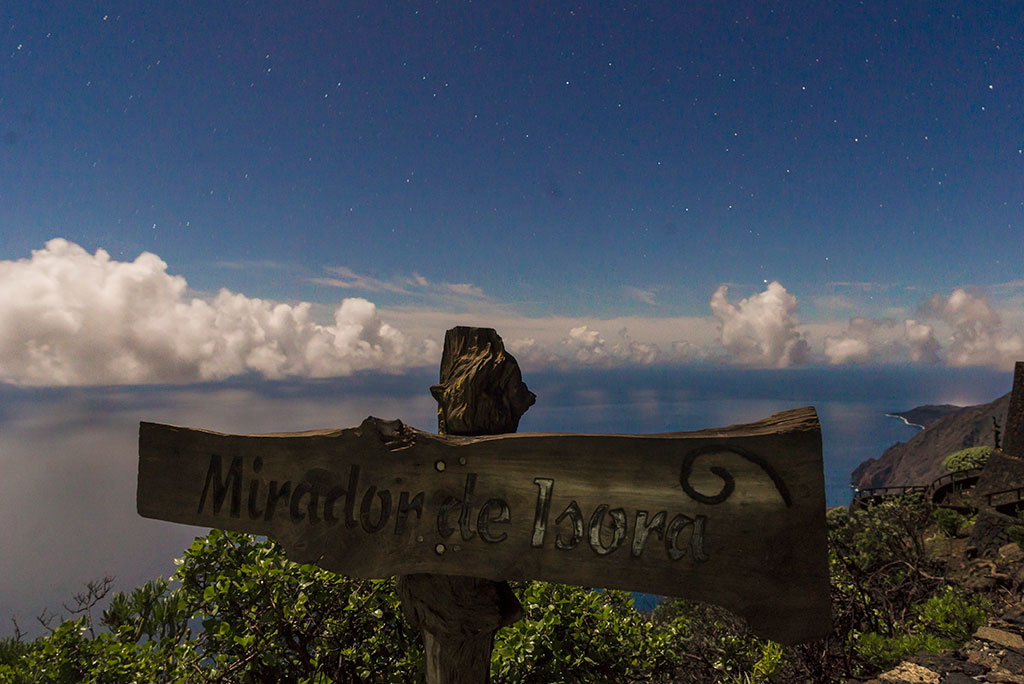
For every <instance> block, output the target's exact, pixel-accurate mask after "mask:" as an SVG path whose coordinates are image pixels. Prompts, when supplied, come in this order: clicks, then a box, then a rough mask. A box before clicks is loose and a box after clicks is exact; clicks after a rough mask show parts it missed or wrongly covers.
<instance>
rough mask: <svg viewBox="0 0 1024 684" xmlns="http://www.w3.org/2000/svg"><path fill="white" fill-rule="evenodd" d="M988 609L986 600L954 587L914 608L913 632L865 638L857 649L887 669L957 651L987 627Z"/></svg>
mask: <svg viewBox="0 0 1024 684" xmlns="http://www.w3.org/2000/svg"><path fill="white" fill-rule="evenodd" d="M987 608H988V604H987V602H986V601H985V600H984V599H983V598H981V597H967V596H966V595H964V594H963V593H962V592H961V591H959V590H957V589H954V588H953V587H946V588H945V589H943V590H942V591H941V592H940V593H938V594H936V595H935V596H932V597H930V598H928V599H926V600H924V601H922V602H921V603H919V604H917V605H916V606H914V608H913V610H912V613H913V616H914V620H913V621H912V622H911V623H910V624H909V625H908V627H909V629H910V630H912V631H910V632H909V633H906V634H897V635H893V636H883V635H881V634H878V633H875V632H868V633H866V634H861V635H860V636H859V637H858V638H857V639H856V649H857V652H858V654H860V656H861V657H862V658H864V659H865V660H866V661H868V662H869V663H871V664H872V665H874V666H875V667H876V668H878V669H884V668H887V667H890V666H892V665H894V664H896V663H897V662H899V661H900V660H902V659H903V658H905V657H907V656H908V655H912V654H914V653H920V652H922V651H923V652H929V653H938V652H939V651H941V650H943V649H947V648H957V647H958V646H960V645H962V644H963V643H964V642H965V641H967V640H968V639H969V638H970V637H971V635H972V634H974V632H975V630H977V629H978V627H980V626H981V625H983V624H985V617H986V610H987Z"/></svg>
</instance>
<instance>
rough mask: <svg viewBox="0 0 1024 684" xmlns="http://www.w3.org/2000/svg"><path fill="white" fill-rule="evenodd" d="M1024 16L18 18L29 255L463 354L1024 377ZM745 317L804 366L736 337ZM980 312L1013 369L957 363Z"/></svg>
mask: <svg viewBox="0 0 1024 684" xmlns="http://www.w3.org/2000/svg"><path fill="white" fill-rule="evenodd" d="M455 5H457V7H456V6H455ZM1022 25H1024V6H1021V5H1019V4H1015V3H1004V2H978V3H970V4H952V3H910V6H909V7H907V6H903V5H902V4H896V3H891V2H882V3H828V4H827V5H826V4H824V3H770V2H743V3H639V4H627V5H618V4H616V5H611V4H603V3H602V4H601V6H600V7H597V8H594V7H586V6H579V5H574V4H566V3H543V4H540V3H537V4H536V6H534V7H530V8H524V7H523V5H522V4H521V3H504V2H482V3H481V2H478V3H441V4H432V3H401V2H395V3H380V2H370V3H355V2H348V3H316V4H310V5H305V6H301V7H299V6H296V5H294V4H292V3H282V4H277V5H270V4H258V5H255V4H250V3H198V2H197V3H172V4H169V5H162V6H159V7H149V6H143V5H138V4H136V3H75V4H73V5H69V4H67V3H55V4H53V3H9V4H8V6H7V7H6V8H5V9H4V10H3V14H2V25H0V31H2V33H0V60H2V64H3V67H2V68H0V136H2V140H3V143H2V145H0V226H2V228H3V235H4V239H3V240H2V242H0V259H2V260H6V261H2V262H0V264H3V265H5V266H7V267H8V270H10V268H12V264H14V263H15V262H16V261H17V260H27V259H29V258H30V257H31V254H32V252H33V250H36V251H38V250H43V249H44V245H45V244H46V242H47V241H48V240H50V239H52V238H63V239H65V240H67V241H68V242H69V243H70V245H71V246H72V247H74V248H76V249H77V248H79V247H80V248H81V250H84V251H85V252H86V253H87V254H88V255H95V254H96V250H100V249H102V250H104V251H105V252H106V253H108V254H109V256H110V259H111V262H110V264H108V267H111V268H113V266H112V265H111V264H114V263H115V262H117V263H122V262H123V263H127V262H132V261H133V260H135V259H136V257H138V256H139V255H140V253H143V252H150V253H153V254H155V255H157V256H158V257H160V259H161V260H162V262H163V263H164V264H166V273H167V274H171V275H175V276H181V277H183V278H184V279H186V281H187V285H188V290H187V293H186V294H182V295H181V297H184V299H183V300H182V301H186V302H187V301H188V298H189V297H193V296H198V297H200V298H202V297H205V298H206V299H210V298H212V297H213V296H214V295H215V294H216V292H217V291H218V290H220V289H221V288H227V289H228V290H230V291H231V292H232V293H234V294H237V295H242V296H244V297H247V298H261V299H262V300H272V301H275V302H286V303H289V304H290V305H292V304H297V303H299V302H309V303H311V304H312V305H313V308H312V309H311V314H310V315H311V319H312V320H314V321H315V322H316V323H317V324H318V325H320V324H323V325H329V324H330V320H331V312H332V310H334V308H335V307H337V306H339V304H340V303H341V301H342V300H343V299H344V298H346V297H361V298H365V299H367V300H369V301H372V302H373V303H374V305H375V307H376V309H375V312H376V313H377V314H379V315H380V316H381V317H382V319H383V320H384V321H385V322H390V323H393V324H394V325H395V326H396V327H397V328H399V329H400V330H402V331H404V332H406V333H408V334H410V335H411V336H412V337H413V338H415V340H417V341H421V340H422V339H425V338H429V339H430V340H432V341H433V342H438V341H439V340H440V338H441V333H442V332H443V330H444V328H445V327H447V324H446V323H445V321H446V320H451V321H455V322H462V319H459V318H458V317H459V316H460V315H462V316H465V315H469V316H472V315H474V314H475V315H476V316H477V317H478V318H480V317H483V319H487V316H490V317H491V320H493V324H494V325H495V326H496V327H499V328H502V327H504V329H505V330H506V331H508V333H510V335H511V337H512V338H519V337H521V338H523V339H524V340H530V339H532V340H534V351H537V350H540V349H543V351H542V352H539V353H538V354H535V356H536V357H537V359H538V360H539V361H540V362H550V361H551V360H552V359H553V358H555V357H559V358H560V359H561V360H563V361H564V360H565V358H564V357H565V356H566V355H565V354H562V355H561V356H559V354H558V352H557V350H558V349H559V347H558V344H559V343H560V342H561V343H566V344H570V345H571V344H572V343H573V340H574V339H576V340H577V341H582V343H583V344H586V335H587V334H589V333H594V332H596V333H597V334H599V335H600V336H601V339H602V340H604V343H605V346H606V347H608V348H610V347H611V346H612V344H613V343H617V344H621V342H615V340H619V337H621V336H619V337H617V336H618V335H619V332H620V330H621V328H623V327H625V328H626V331H627V335H626V337H628V339H629V340H631V341H632V342H633V343H640V344H646V343H649V344H652V345H654V346H656V347H657V349H658V353H659V354H660V356H658V357H657V360H659V361H663V362H669V363H672V362H678V361H680V360H682V361H683V362H686V361H689V360H693V359H695V358H696V359H713V360H724V361H726V362H729V361H732V360H738V361H740V362H741V363H747V364H751V365H768V366H780V365H794V364H796V363H806V362H825V363H827V362H847V361H849V360H850V358H848V356H846V355H843V354H838V355H837V354H829V353H827V351H826V350H825V340H826V338H827V337H829V336H831V337H832V338H834V340H837V341H838V342H842V341H843V340H850V339H856V340H859V341H860V343H862V344H861V345H860V346H859V347H858V353H855V354H854V355H853V360H854V361H858V362H865V361H872V360H878V358H882V359H883V360H884V361H886V362H896V363H902V362H916V361H921V360H924V361H928V362H945V363H948V364H950V365H972V364H974V363H982V364H987V365H1002V366H1005V365H1006V363H1008V359H1009V356H1007V353H1006V349H1007V348H1008V349H1010V350H1011V351H1012V352H1014V353H1016V352H1017V351H1024V340H1022V339H1021V338H1020V336H1019V334H1018V332H1019V330H1020V325H1019V324H1020V323H1021V322H1022V317H1021V316H1020V314H1019V313H1018V310H1019V309H1020V306H1018V305H1019V304H1020V303H1021V301H1022V294H1024V287H1022V274H1021V261H1022V259H1021V257H1022V253H1024V252H1022V248H1021V244H1022V240H1021V238H1022V237H1024V230H1022V229H1024V174H1022V167H1024V153H1022V148H1024V126H1022V124H1021V121H1022V120H1024V112H1022V111H1021V110H1022V100H1024V90H1022V64H1024V44H1022V42H1021V41H1022V39H1021V33H1020V27H1021V26H1022ZM81 250H79V251H81ZM79 256H82V255H81V254H79ZM55 258H60V259H69V258H70V256H68V254H62V255H61V256H60V257H55ZM156 270H157V271H159V270H160V269H159V267H157V268H156ZM8 276H9V281H8V286H7V289H8V290H9V291H11V292H13V291H14V290H15V289H16V288H18V287H20V285H19V283H21V282H22V280H20V279H19V277H17V276H12V275H10V274H9V273H8ZM773 282H777V283H778V284H779V288H775V289H774V290H771V289H770V288H769V287H768V286H769V284H770V283H773ZM722 285H726V286H728V288H729V289H728V292H727V293H724V295H725V296H724V297H722V298H720V304H721V306H720V307H719V308H718V309H717V310H715V309H714V306H712V310H709V301H710V300H711V298H712V296H713V294H714V293H715V292H716V290H717V289H718V288H720V287H721V286H722ZM62 287H64V286H54V289H53V291H52V292H51V293H50V296H51V298H53V299H57V300H60V299H62V298H65V297H66V295H65V293H64V290H63V289H62ZM956 288H962V292H963V295H964V296H967V297H969V298H970V299H968V300H966V304H963V305H959V304H957V303H956V302H953V303H952V304H950V298H952V297H954V294H955V291H956ZM762 291H763V292H762ZM933 294H937V295H938V297H939V299H935V300H929V297H931V296H932V295H933ZM743 298H752V299H751V300H750V302H751V306H752V307H757V306H760V305H762V304H763V305H764V306H765V307H768V305H769V303H768V302H767V301H762V299H763V300H767V299H774V300H776V304H775V309H774V310H772V311H771V312H767V313H765V312H761V314H760V315H761V316H762V318H763V317H765V316H767V317H772V316H775V317H776V318H779V320H781V323H780V324H781V325H782V327H783V328H786V327H787V326H788V330H789V332H790V333H792V334H789V333H787V334H789V341H793V340H794V339H795V337H799V338H801V339H803V340H804V341H805V342H806V343H807V345H808V346H807V349H806V350H804V351H802V352H800V351H799V350H798V353H796V354H793V355H790V357H786V356H785V355H784V354H783V355H780V353H776V352H775V351H771V350H769V349H768V347H770V346H771V345H772V344H775V342H772V341H770V340H769V339H768V338H771V337H772V335H773V333H772V332H771V331H770V330H769V331H767V332H765V331H763V330H762V331H758V330H747V332H741V333H740V335H741V336H746V337H748V338H751V337H752V338H754V341H755V343H756V344H755V346H758V345H760V346H758V349H759V350H760V351H758V352H757V353H755V354H752V355H751V354H745V353H743V350H742V349H739V350H738V347H737V346H736V345H735V344H730V339H729V335H728V332H726V334H725V336H724V338H723V337H722V335H721V333H720V329H721V328H722V327H723V326H725V327H728V323H727V316H728V311H727V308H722V307H729V306H734V307H739V301H740V300H741V299H743ZM723 302H724V303H723ZM978 307H982V308H983V309H985V310H984V311H982V312H981V313H980V314H978V313H977V311H975V313H974V314H971V315H970V316H969V318H970V321H968V323H969V325H968V326H967V327H968V328H972V327H976V323H977V321H978V320H982V321H983V325H985V326H988V330H987V334H989V336H990V337H992V338H993V339H992V340H988V341H987V342H984V344H985V345H987V347H989V348H991V349H989V351H990V352H991V353H988V352H986V353H985V354H981V355H980V356H979V354H978V353H973V352H972V353H969V354H967V356H963V355H962V354H961V355H958V353H957V351H956V350H955V349H953V346H954V345H955V344H956V340H955V339H954V338H955V335H956V330H957V326H958V325H962V324H963V320H961V319H962V318H963V317H962V316H960V318H958V317H957V311H963V310H968V309H971V310H976V309H977V308H978ZM952 309H956V310H957V311H952ZM736 311H738V312H739V314H741V315H742V314H743V312H744V309H742V307H740V308H737V309H736ZM723 312H725V313H723ZM3 313H4V312H3V311H2V310H0V325H2V324H4V323H6V322H8V321H5V320H3V319H4V316H3ZM747 313H748V314H749V316H748V317H747V318H748V319H751V320H752V319H754V318H757V316H756V315H755V314H756V313H757V312H755V311H753V309H751V310H749V311H747ZM993 314H994V315H995V318H996V319H998V320H995V321H994V322H993V320H994V319H993V318H992V315H993ZM83 315H85V316H86V317H89V316H93V315H96V316H99V315H102V314H94V313H91V312H89V313H85V314H83ZM106 315H110V311H106ZM928 316H931V319H929V318H928ZM446 317H447V318H446ZM780 317H781V318H780ZM851 317H862V318H865V319H867V321H868V322H867V324H866V325H868V326H870V327H871V329H872V331H871V333H870V335H868V334H867V333H863V331H860V332H858V330H856V329H854V328H850V327H849V326H848V324H847V321H848V319H849V318H851ZM8 318H10V316H8ZM556 319H557V323H556V322H553V321H555V320H556ZM907 319H911V320H912V321H913V322H917V323H920V322H922V321H924V322H925V323H926V324H927V325H928V326H929V330H930V331H931V334H932V335H933V336H934V338H935V342H934V344H933V343H931V342H929V345H930V349H931V351H926V352H925V353H923V354H922V353H917V352H915V351H914V344H915V342H914V336H913V334H912V333H910V332H907V324H906V320H907ZM673 320H674V321H675V322H674V323H670V321H673ZM474 321H476V319H474ZM602 321H603V322H605V324H604V325H602ZM608 321H613V322H612V323H608ZM581 325H588V326H589V327H588V328H587V330H586V331H584V332H583V333H579V334H577V335H576V336H575V338H574V337H573V336H571V335H570V334H569V333H570V330H571V329H572V328H578V327H580V326H581ZM670 325H675V330H677V331H678V332H677V333H672V332H666V331H664V330H660V329H659V326H660V327H661V328H664V327H665V326H670ZM744 325H745V324H744ZM752 325H753V326H754V328H757V325H758V324H756V323H752ZM815 326H817V327H815ZM741 327H742V326H741ZM747 327H748V328H749V327H750V326H747ZM535 328H544V330H541V331H540V332H538V331H537V330H535ZM890 328H892V329H895V328H901V329H902V331H903V332H899V331H897V332H892V330H890ZM655 329H658V331H655ZM648 331H650V332H648ZM879 331H880V332H879ZM51 334H52V332H46V331H43V332H41V333H39V334H37V335H36V337H33V338H32V340H34V341H35V342H36V343H37V344H38V345H40V346H44V345H45V344H46V343H48V340H49V338H48V337H47V336H48V335H51ZM928 334H929V333H928V332H927V331H925V332H920V331H919V334H918V336H919V337H920V336H922V335H923V336H926V337H927V335H928ZM879 335H881V337H883V338H885V339H884V340H880V339H879ZM1000 335H1001V336H1002V342H1001V343H997V341H995V337H998V336H1000ZM1015 335H1016V337H1015ZM559 336H560V337H559ZM794 336H795V337H794ZM868 338H870V339H868ZM897 338H898V339H897ZM766 340H767V341H766ZM785 341H786V340H783V344H784V343H785ZM798 341H799V340H797V342H798ZM20 342H21V343H22V344H24V343H25V342H26V340H24V339H22V340H20ZM838 342H837V343H838ZM672 344H676V348H677V349H679V348H683V347H686V348H687V349H688V350H689V351H688V352H687V354H686V355H683V356H680V355H678V354H676V355H672V354H671V353H669V351H668V350H669V349H670V347H671V345H672ZM1000 344H1001V345H1002V346H1001V347H1000V348H1001V349H1003V351H1002V352H998V353H997V352H996V351H992V350H994V349H996V348H997V347H999V346H1000ZM687 345H689V346H687ZM865 345H866V346H867V348H868V349H869V350H870V353H868V354H867V355H865V354H864V353H860V352H863V351H864V346H865ZM885 345H889V346H890V347H891V346H892V345H896V346H898V347H900V349H901V351H899V352H898V353H897V352H892V353H888V352H885V351H884V349H883V347H885ZM879 350H882V351H881V352H880V353H881V357H877V356H876V352H879ZM936 350H937V351H936ZM833 351H834V350H833ZM430 353H433V351H431V352H430ZM972 354H973V355H972ZM427 355H429V354H427ZM527 356H529V354H527ZM569 356H572V355H571V354H570V355H569ZM620 356H621V355H620ZM1011 356H1012V354H1011ZM957 359H959V360H957ZM634 360H636V359H634ZM57 362H60V363H63V362H64V360H63V359H58V360H57ZM417 363H418V361H417ZM298 374H299V375H301V374H302V373H301V372H299V373H298ZM5 376H6V377H7V378H8V380H10V381H14V382H25V380H24V378H20V377H19V376H18V375H17V373H15V372H13V371H8V372H6V373H5ZM165 376H166V374H165V373H156V374H155V376H154V377H160V378H163V377H165ZM173 377H174V376H173V374H172V379H173ZM93 381H100V382H102V378H99V379H98V380H95V379H94V380H91V381H90V382H93ZM112 381H117V378H112ZM32 382H33V383H35V382H36V381H32ZM57 382H58V383H60V382H64V381H61V380H57ZM43 384H46V383H43Z"/></svg>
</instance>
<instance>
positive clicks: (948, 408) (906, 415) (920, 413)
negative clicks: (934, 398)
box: [885, 404, 964, 430]
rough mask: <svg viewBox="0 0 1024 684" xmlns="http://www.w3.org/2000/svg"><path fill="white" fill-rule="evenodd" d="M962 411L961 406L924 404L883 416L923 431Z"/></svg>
mask: <svg viewBox="0 0 1024 684" xmlns="http://www.w3.org/2000/svg"><path fill="white" fill-rule="evenodd" d="M963 410H964V407H963V406H954V405H953V404H938V405H936V404H926V405H924V406H918V407H916V408H912V409H910V410H909V411H893V412H892V413H886V414H885V415H886V416H888V417H889V418H899V419H900V420H902V421H903V422H904V423H906V424H907V425H909V426H910V427H916V428H918V429H920V430H924V429H925V428H926V427H928V426H929V425H932V424H933V423H935V422H936V421H938V420H941V419H942V418H945V417H946V416H948V415H951V414H954V413H960V412H961V411H963Z"/></svg>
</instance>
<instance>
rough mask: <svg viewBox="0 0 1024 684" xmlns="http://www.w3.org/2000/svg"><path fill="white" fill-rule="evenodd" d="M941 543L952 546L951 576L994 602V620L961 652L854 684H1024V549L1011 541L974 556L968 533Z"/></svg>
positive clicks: (911, 661)
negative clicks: (967, 683)
mask: <svg viewBox="0 0 1024 684" xmlns="http://www.w3.org/2000/svg"><path fill="white" fill-rule="evenodd" d="M940 543H948V544H949V558H950V561H949V566H948V567H947V577H950V578H954V579H955V581H956V582H957V583H958V584H960V585H961V586H962V587H964V588H965V589H968V590H970V591H975V592H981V593H983V594H985V595H986V596H987V597H988V598H989V600H990V601H991V603H992V610H991V611H990V615H989V620H988V624H986V625H985V626H983V627H981V628H979V629H978V630H977V632H975V634H974V637H973V638H972V639H971V640H970V641H968V642H967V643H966V644H964V646H963V647H961V648H959V649H957V650H955V651H945V652H943V653H939V654H919V655H916V656H913V657H911V658H908V659H907V660H905V661H904V662H902V663H900V664H899V665H898V666H896V667H895V668H893V669H892V670H890V671H888V672H885V673H883V674H881V675H879V676H878V677H875V678H873V679H868V680H863V679H851V680H849V682H848V684H912V683H913V684H964V683H965V682H1005V683H1010V682H1020V683H1021V684H1024V550H1022V549H1021V547H1020V546H1019V545H1018V544H1015V543H1009V544H1004V545H1002V546H1000V547H999V548H998V549H997V550H995V551H994V552H990V553H986V554H984V555H983V556H982V557H972V556H974V555H975V553H976V552H977V550H976V549H974V548H971V546H970V542H969V539H968V538H967V537H966V536H965V537H962V538H957V539H952V540H942V541H941V542H940Z"/></svg>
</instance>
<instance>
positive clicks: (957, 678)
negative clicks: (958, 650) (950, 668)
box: [939, 672, 979, 684]
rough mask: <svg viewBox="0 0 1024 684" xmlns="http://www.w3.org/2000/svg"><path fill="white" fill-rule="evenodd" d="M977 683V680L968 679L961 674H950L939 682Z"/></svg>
mask: <svg viewBox="0 0 1024 684" xmlns="http://www.w3.org/2000/svg"><path fill="white" fill-rule="evenodd" d="M977 681H979V680H977V679H975V678H974V677H968V676H967V675H965V674H964V673H962V672H950V673H949V674H947V675H946V676H945V677H943V678H942V679H940V680H939V684H974V683H975V682H977Z"/></svg>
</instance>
